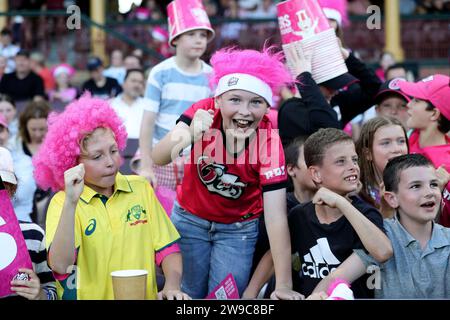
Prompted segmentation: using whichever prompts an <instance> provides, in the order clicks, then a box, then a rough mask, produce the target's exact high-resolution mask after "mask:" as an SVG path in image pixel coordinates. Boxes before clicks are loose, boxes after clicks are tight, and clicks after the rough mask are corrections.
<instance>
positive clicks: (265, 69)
mask: <svg viewBox="0 0 450 320" xmlns="http://www.w3.org/2000/svg"><path fill="white" fill-rule="evenodd" d="M283 59H284V55H283V52H281V51H279V52H275V47H267V48H264V49H263V50H262V52H259V51H256V50H250V49H246V50H241V49H237V48H235V47H231V48H224V49H221V50H219V51H217V52H216V53H214V54H213V56H212V57H211V65H212V67H213V69H214V70H213V73H212V75H211V78H210V80H209V84H210V86H211V88H213V89H215V88H216V86H217V84H218V83H219V80H220V78H222V77H223V76H226V75H228V74H231V73H245V74H249V75H252V76H254V77H257V78H258V79H260V80H262V81H264V82H265V83H267V84H268V85H269V86H270V88H271V89H272V93H273V94H276V93H277V89H278V88H279V87H281V86H282V85H283V84H290V83H293V82H294V80H293V79H292V76H291V74H290V73H289V71H288V69H287V68H286V67H285V66H284V64H283Z"/></svg>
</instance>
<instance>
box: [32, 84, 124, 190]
mask: <svg viewBox="0 0 450 320" xmlns="http://www.w3.org/2000/svg"><path fill="white" fill-rule="evenodd" d="M100 127H103V128H109V129H111V131H112V132H113V134H114V136H115V139H116V142H117V145H118V147H119V149H120V150H123V149H124V148H125V145H126V140H127V132H126V129H125V127H124V125H123V122H122V120H121V119H120V118H119V116H118V115H117V114H116V112H115V111H114V109H112V108H111V106H110V105H109V103H108V102H107V101H105V100H102V99H98V98H92V97H91V95H90V94H89V93H86V94H84V95H83V96H82V97H81V98H80V99H78V100H75V101H73V102H72V103H70V104H69V105H68V106H67V107H66V109H65V110H64V112H62V113H60V114H57V113H51V114H50V115H49V117H48V132H47V135H46V137H45V140H44V142H43V143H42V145H41V147H40V149H39V152H38V153H37V154H36V155H35V156H34V157H33V166H34V178H35V179H36V182H37V184H38V185H39V186H40V187H41V188H42V189H44V190H47V189H48V188H51V189H52V190H53V191H59V190H63V189H64V171H66V170H67V169H70V168H72V167H74V166H75V165H77V162H78V156H79V155H80V143H81V141H82V139H83V138H84V137H85V136H86V135H87V134H88V133H91V132H93V131H94V130H95V129H97V128H100Z"/></svg>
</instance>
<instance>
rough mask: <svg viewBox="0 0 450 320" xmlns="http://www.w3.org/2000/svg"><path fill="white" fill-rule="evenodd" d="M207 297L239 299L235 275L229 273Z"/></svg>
mask: <svg viewBox="0 0 450 320" xmlns="http://www.w3.org/2000/svg"><path fill="white" fill-rule="evenodd" d="M206 299H217V300H230V299H239V291H238V288H237V285H236V282H235V281H234V278H233V275H232V274H231V273H230V274H228V275H227V276H226V277H225V279H223V280H222V282H221V283H219V285H218V286H217V287H215V288H214V289H213V291H211V293H210V294H208V296H207V297H206Z"/></svg>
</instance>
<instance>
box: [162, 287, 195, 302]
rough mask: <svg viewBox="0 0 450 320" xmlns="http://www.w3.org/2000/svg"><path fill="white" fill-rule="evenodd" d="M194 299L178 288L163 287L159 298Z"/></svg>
mask: <svg viewBox="0 0 450 320" xmlns="http://www.w3.org/2000/svg"><path fill="white" fill-rule="evenodd" d="M164 299H166V300H192V298H191V297H190V296H189V295H188V294H186V293H184V292H182V291H181V290H178V289H176V290H175V289H166V288H163V289H162V290H161V291H160V292H158V300H164Z"/></svg>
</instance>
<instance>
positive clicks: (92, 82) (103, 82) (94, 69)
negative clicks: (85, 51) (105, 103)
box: [82, 57, 122, 99]
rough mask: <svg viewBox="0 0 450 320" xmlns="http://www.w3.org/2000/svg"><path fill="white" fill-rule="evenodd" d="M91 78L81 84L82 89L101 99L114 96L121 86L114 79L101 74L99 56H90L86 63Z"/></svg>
mask: <svg viewBox="0 0 450 320" xmlns="http://www.w3.org/2000/svg"><path fill="white" fill-rule="evenodd" d="M87 69H88V70H89V73H90V75H91V78H90V79H89V80H87V81H86V82H85V83H84V84H83V88H82V91H83V92H84V91H86V90H87V91H89V92H90V93H91V94H92V96H93V97H98V98H101V99H109V98H114V97H115V96H117V95H118V94H119V93H120V92H122V87H121V86H120V84H119V83H118V82H117V80H116V79H113V78H110V77H105V76H104V75H103V62H102V60H101V59H100V58H99V57H91V58H90V59H89V60H88V63H87Z"/></svg>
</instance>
